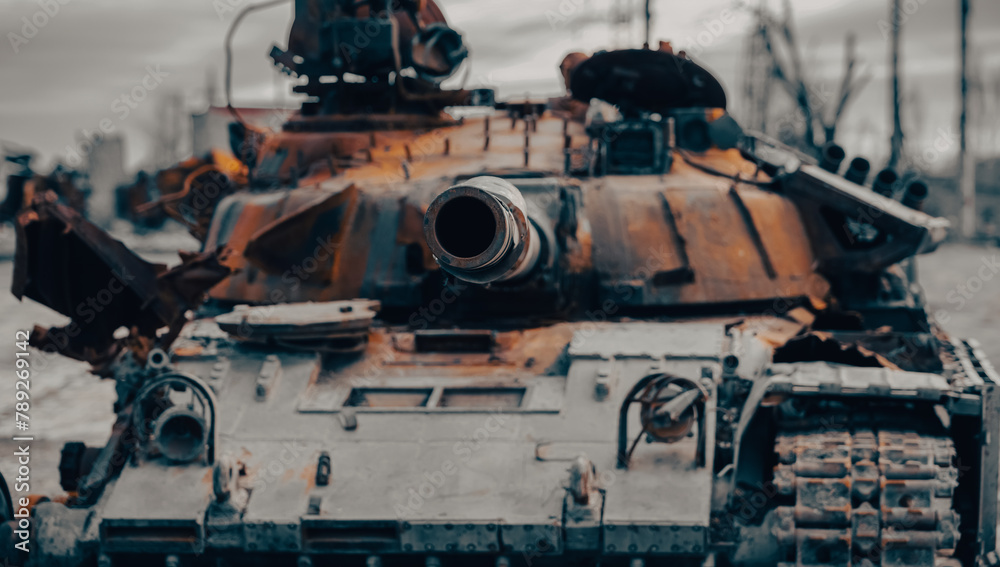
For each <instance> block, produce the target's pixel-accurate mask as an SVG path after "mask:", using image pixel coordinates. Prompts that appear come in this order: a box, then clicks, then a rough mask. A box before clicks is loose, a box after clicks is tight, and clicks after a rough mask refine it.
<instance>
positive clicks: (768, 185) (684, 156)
mask: <svg viewBox="0 0 1000 567" xmlns="http://www.w3.org/2000/svg"><path fill="white" fill-rule="evenodd" d="M674 150H675V151H676V152H677V155H678V156H680V158H681V159H682V160H684V163H686V164H688V165H690V166H691V167H693V168H695V169H697V170H699V171H701V172H704V173H707V174H709V175H715V176H716V177H723V178H725V179H730V180H732V181H735V182H737V183H746V184H747V185H756V186H757V187H766V188H771V187H772V185H773V183H774V181H766V182H765V181H757V180H755V179H744V178H742V177H740V176H739V175H738V174H737V175H730V174H728V173H724V172H722V171H719V170H718V169H715V168H713V167H709V166H707V165H704V164H700V163H697V162H694V161H691V156H689V155H687V153H688V152H687V150H683V149H681V148H678V147H675V148H674Z"/></svg>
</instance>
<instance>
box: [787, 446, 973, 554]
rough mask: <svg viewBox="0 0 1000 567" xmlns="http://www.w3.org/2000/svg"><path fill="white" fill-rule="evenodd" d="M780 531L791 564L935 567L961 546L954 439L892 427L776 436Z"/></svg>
mask: <svg viewBox="0 0 1000 567" xmlns="http://www.w3.org/2000/svg"><path fill="white" fill-rule="evenodd" d="M775 453H776V454H777V457H778V465H777V466H776V467H775V470H774V484H775V486H776V488H777V489H778V492H779V494H780V495H781V496H782V497H784V498H785V499H791V500H792V501H793V502H794V505H790V506H782V507H779V508H778V509H777V510H776V513H777V516H778V521H777V525H776V526H775V527H774V529H773V533H774V535H775V536H776V537H777V539H778V542H779V543H780V544H781V545H782V547H783V548H784V549H785V550H786V551H787V553H788V557H787V559H788V560H789V561H790V562H789V563H787V564H786V565H795V566H797V567H798V566H813V565H816V566H820V565H821V566H830V565H837V566H844V567H874V566H878V565H881V566H883V567H897V566H898V567H902V566H906V567H934V566H935V565H939V566H940V565H949V564H955V565H957V562H956V561H954V560H953V559H950V555H951V553H952V552H953V551H954V548H955V545H956V543H957V542H958V538H959V532H958V522H959V518H958V515H957V514H956V513H955V511H954V510H952V509H951V502H952V494H953V492H954V489H955V487H956V486H957V484H958V471H957V469H956V468H955V467H954V465H953V462H954V457H955V448H954V445H953V443H952V440H951V439H950V438H948V437H943V436H934V435H922V434H918V433H915V432H911V431H900V430H892V429H880V430H876V429H873V428H870V427H869V428H853V429H852V430H851V431H847V430H836V431H831V430H823V429H821V428H816V429H811V430H803V431H796V432H788V433H779V434H778V436H777V439H776V441H775Z"/></svg>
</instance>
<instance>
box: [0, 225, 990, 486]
mask: <svg viewBox="0 0 1000 567" xmlns="http://www.w3.org/2000/svg"><path fill="white" fill-rule="evenodd" d="M182 241H183V239H182ZM165 242H172V241H171V240H169V239H168V240H166V241H165ZM130 244H131V243H130ZM139 244H140V249H142V245H145V252H144V255H145V256H146V257H147V259H149V260H151V261H157V262H164V263H171V264H172V263H176V255H175V254H174V253H172V252H164V251H162V250H159V251H157V250H156V248H157V246H156V241H155V240H150V241H144V242H140V243H139ZM175 249H176V248H175ZM996 262H1000V248H995V247H980V246H973V245H965V244H949V245H946V246H944V247H942V248H941V249H940V250H938V251H937V252H935V253H934V254H931V255H929V256H924V257H921V258H920V259H919V262H918V269H919V273H920V278H921V281H922V284H923V286H924V289H925V292H926V297H927V301H928V305H929V308H930V310H931V312H932V313H934V315H935V316H936V317H937V318H938V320H939V321H941V322H942V323H943V325H944V326H945V328H946V329H948V330H949V331H950V332H951V333H953V334H955V335H957V336H960V337H975V338H978V340H979V341H980V342H981V343H982V344H983V348H984V350H985V351H986V353H987V354H988V355H990V358H991V359H992V360H994V361H1000V275H997V274H995V273H994V272H993V271H992V266H996V267H997V268H998V269H1000V265H998V264H995V263H996ZM11 273H12V264H11V261H10V259H9V258H5V259H0V282H2V285H3V287H4V288H8V289H9V282H10V280H11ZM0 313H3V317H2V318H0V336H3V337H8V338H9V339H8V340H9V341H10V342H9V343H8V345H7V346H6V347H0V368H13V359H14V354H13V353H14V346H13V343H14V333H15V331H16V330H18V329H30V328H31V327H32V325H34V324H40V325H44V326H51V325H61V324H65V323H66V319H65V318H64V317H62V316H60V315H59V314H57V313H54V312H52V311H50V310H48V309H47V308H45V307H42V306H40V305H38V304H35V303H33V302H32V301H30V300H26V301H24V302H18V301H17V299H15V298H14V297H13V296H12V295H11V294H10V293H9V292H0ZM31 360H32V363H33V378H32V382H31V414H30V415H31V430H30V433H31V434H32V435H33V436H34V438H35V440H34V441H33V442H32V445H31V450H32V460H31V472H32V479H31V489H32V492H39V493H47V494H54V493H58V492H60V488H59V475H58V471H57V467H58V464H59V451H60V449H61V448H62V445H63V443H65V442H66V441H70V440H76V441H84V442H86V443H87V444H88V445H100V444H103V443H104V441H105V440H106V439H107V435H108V431H109V430H110V427H111V424H112V422H113V415H112V413H111V412H112V409H111V408H112V404H113V403H114V399H115V396H114V384H113V383H112V382H111V381H108V380H98V379H96V378H94V377H93V376H90V375H89V374H88V373H87V365H85V364H83V363H80V362H75V361H72V360H68V359H64V358H61V357H51V358H46V357H44V356H43V355H42V353H40V352H37V351H35V352H33V354H32V359H31ZM9 380H10V381H11V382H13V376H12V375H10V376H9ZM9 388H10V389H9V390H6V391H4V393H3V394H0V432H3V437H2V438H3V439H4V440H0V471H3V472H4V473H5V474H6V477H7V479H8V481H10V479H11V477H12V475H11V474H10V472H12V471H14V470H16V467H15V466H14V465H15V464H16V463H15V459H14V457H13V452H14V450H15V447H14V443H13V442H12V441H8V440H7V439H9V438H10V437H11V436H12V435H14V416H13V412H14V407H13V402H14V400H13V396H12V392H13V385H12V384H10V385H9Z"/></svg>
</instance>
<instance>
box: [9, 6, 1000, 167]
mask: <svg viewBox="0 0 1000 567" xmlns="http://www.w3.org/2000/svg"><path fill="white" fill-rule="evenodd" d="M754 1H755V2H756V1H757V0H754ZM248 3H250V0H169V1H168V0H159V1H154V0H0V32H2V33H3V35H4V37H3V41H2V43H0V101H2V104H0V143H2V144H4V145H6V146H9V145H11V144H19V145H21V146H25V147H28V148H33V149H35V150H37V151H39V152H40V153H41V154H42V155H43V156H44V157H46V158H52V157H62V156H65V155H66V154H67V152H68V151H69V148H71V147H72V146H73V145H74V143H75V140H76V138H77V136H78V135H79V132H80V131H81V130H88V131H96V130H98V129H99V128H100V126H101V123H102V121H103V122H104V126H105V127H110V128H111V129H113V130H114V131H116V132H123V133H124V135H125V136H126V138H127V141H128V148H127V157H126V161H127V163H128V165H129V166H130V167H133V168H134V167H137V166H139V165H142V164H144V163H146V162H147V161H148V160H149V159H150V157H151V154H152V153H153V151H154V150H153V148H154V143H153V140H152V137H151V136H150V134H149V132H151V131H155V128H154V126H155V125H156V124H157V120H158V117H159V116H160V115H161V113H162V112H163V110H162V109H163V108H164V106H165V103H164V101H165V100H167V99H169V98H170V96H171V95H173V96H176V97H179V98H180V100H182V104H183V105H184V109H185V112H190V111H197V110H199V109H202V108H203V107H204V105H205V104H206V102H205V101H206V98H205V84H206V80H207V77H209V76H212V74H213V72H214V76H215V79H216V81H217V83H218V84H220V85H221V79H222V68H223V48H222V44H223V38H224V35H225V33H226V29H227V28H228V26H229V24H230V23H231V22H232V19H233V18H234V16H235V14H236V11H237V9H238V8H242V7H243V6H245V5H247V4H248ZM439 3H440V4H442V5H443V8H444V10H445V13H446V14H447V16H448V17H449V20H450V22H451V24H452V25H453V26H454V27H456V28H457V29H459V30H460V31H461V32H463V34H464V37H465V39H466V41H467V42H468V43H469V45H470V47H471V52H472V57H471V64H470V68H469V75H468V78H467V80H466V85H467V86H481V85H487V84H489V85H493V86H496V87H498V88H499V89H500V94H501V96H519V95H521V94H523V93H525V92H530V93H533V94H539V95H542V94H557V93H558V92H559V91H560V83H559V78H558V76H557V73H556V66H557V65H558V63H559V61H560V59H561V58H562V56H563V55H564V54H565V53H566V52H568V51H572V50H582V51H593V50H595V49H602V48H610V47H615V46H619V47H622V46H629V45H631V46H637V45H638V42H641V37H640V34H639V29H640V26H641V23H640V22H639V19H638V18H637V19H636V20H635V25H634V26H633V29H632V32H631V33H620V32H615V31H614V30H612V29H611V28H610V26H609V25H608V23H607V21H608V13H609V10H608V8H609V6H610V5H611V4H612V0H439ZM621 3H622V4H626V5H627V4H631V5H632V6H634V7H635V12H636V14H638V13H639V7H640V4H641V1H640V0H631V1H629V0H623V1H622V2H621ZM791 3H792V6H793V8H794V14H795V21H796V23H797V25H798V30H799V34H800V36H801V38H802V40H803V43H804V44H805V46H806V53H807V55H806V60H807V62H808V68H809V69H810V72H811V73H812V74H813V76H814V77H816V78H818V79H819V80H820V82H821V84H829V85H830V86H831V88H833V86H835V85H836V82H837V78H838V77H839V74H840V67H841V64H842V58H843V38H844V36H845V34H846V33H847V32H848V31H854V32H855V33H857V35H858V41H859V44H858V47H859V52H860V54H861V57H862V58H863V59H864V64H865V68H866V72H869V73H871V74H872V76H873V80H872V81H871V83H870V84H869V85H868V87H867V88H866V89H865V91H864V92H863V93H862V95H861V96H860V98H858V99H857V100H856V101H855V103H854V105H853V106H852V108H851V109H850V111H849V114H848V115H847V117H846V119H845V122H844V123H843V129H842V130H841V135H840V136H839V138H838V140H839V141H840V142H841V143H842V144H843V145H845V146H847V147H848V153H849V154H854V153H865V154H867V155H870V156H871V157H873V158H874V159H878V158H879V157H882V156H884V154H885V153H886V146H887V142H886V140H887V139H888V135H889V119H888V115H887V109H888V81H887V75H888V73H887V71H888V65H887V62H888V47H889V42H888V41H887V39H886V37H885V34H884V33H883V31H884V27H885V25H886V22H887V21H888V4H889V0H791ZM903 4H904V5H907V6H910V8H911V9H910V11H912V12H913V13H912V14H911V15H909V16H908V17H907V20H906V22H905V24H904V25H905V28H904V37H903V39H904V81H905V83H904V85H905V91H906V93H907V94H908V95H910V96H911V98H912V101H913V104H912V105H911V106H910V109H911V112H910V113H909V114H913V115H920V116H921V117H920V118H919V119H911V116H910V115H909V114H908V116H907V120H908V121H909V126H910V129H911V131H910V132H908V134H909V136H910V138H909V143H910V144H913V145H916V147H918V148H919V147H924V146H926V145H931V144H933V143H934V142H935V140H936V138H939V137H941V136H946V137H947V136H950V135H952V134H953V133H954V132H955V125H956V123H957V112H958V104H957V89H958V87H957V84H958V83H957V69H958V34H957V30H958V24H957V20H958V0H904V1H903ZM973 4H974V16H973V20H972V21H973V28H972V34H973V35H972V40H973V48H974V53H975V56H974V60H975V62H976V65H977V66H978V67H979V68H981V69H982V70H983V76H984V77H986V78H987V79H988V80H989V81H991V82H993V83H996V82H997V81H998V80H1000V2H997V1H995V0H974V1H973ZM733 5H734V0H684V1H682V0H654V1H653V8H654V14H655V15H654V18H655V20H654V37H655V39H664V40H672V42H673V43H674V45H675V46H676V47H680V48H688V49H689V50H690V51H692V52H694V53H696V54H697V59H698V60H699V61H700V62H702V63H703V64H705V65H706V66H707V67H709V68H710V69H711V70H712V71H713V72H714V73H715V74H716V75H717V76H718V77H719V79H720V80H721V81H722V82H723V84H724V85H725V86H726V87H727V90H728V92H729V94H730V100H733V99H735V98H738V95H739V92H738V90H739V88H740V86H741V80H742V77H743V75H742V74H741V72H740V67H741V64H742V62H743V54H742V51H743V47H744V45H745V42H746V32H747V25H748V23H749V21H750V19H749V17H748V16H746V15H745V14H743V13H737V14H736V15H735V16H732V15H730V14H729V12H724V11H725V10H731V9H732V8H733ZM46 7H48V11H49V13H46V12H45V8H46ZM233 7H235V8H233ZM231 8H233V9H231ZM914 9H915V10H914ZM290 18H291V3H288V4H286V5H282V6H278V7H275V8H272V9H269V10H266V11H263V12H259V13H256V14H254V15H251V16H250V17H249V18H247V19H246V20H245V22H244V24H243V26H242V27H241V29H240V30H239V33H238V34H237V37H236V42H235V51H236V57H235V60H236V63H235V67H234V85H235V93H234V98H235V102H236V104H238V105H260V104H292V103H293V98H292V96H291V95H290V94H289V83H288V80H287V79H285V78H283V77H282V76H280V75H278V74H277V73H275V72H274V70H273V68H272V66H271V64H270V60H269V58H267V53H268V51H269V50H270V47H271V45H272V44H278V45H280V46H284V44H285V40H286V34H287V30H288V25H289V22H290ZM32 21H33V23H32ZM26 22H28V23H26ZM880 22H881V27H880ZM629 42H631V43H629ZM141 85H144V87H143V89H142V90H147V89H148V91H149V94H148V96H147V97H146V98H145V99H144V100H142V101H141V102H135V101H133V106H135V108H131V107H130V106H129V107H126V105H125V104H124V101H123V99H122V98H121V97H122V95H124V94H127V93H128V92H129V91H132V90H133V89H134V88H136V87H138V86H141ZM991 88H992V87H991ZM219 92H220V94H221V88H220V89H219ZM126 108H127V109H128V111H127V114H126V111H125V109H126ZM738 109H739V106H738V104H734V105H733V110H734V111H737V112H738Z"/></svg>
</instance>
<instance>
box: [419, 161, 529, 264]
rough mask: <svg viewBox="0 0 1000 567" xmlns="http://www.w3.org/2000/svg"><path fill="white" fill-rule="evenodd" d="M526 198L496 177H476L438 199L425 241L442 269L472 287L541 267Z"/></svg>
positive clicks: (432, 206)
mask: <svg viewBox="0 0 1000 567" xmlns="http://www.w3.org/2000/svg"><path fill="white" fill-rule="evenodd" d="M526 208H527V205H526V203H525V201H524V196H522V195H521V192H520V191H518V189H517V187H514V186H513V185H512V184H511V183H510V182H508V181H505V180H503V179H500V178H498V177H485V176H484V177H475V178H473V179H469V180H467V181H463V182H461V183H459V184H458V185H455V186H454V187H451V188H449V189H447V190H446V191H444V192H443V193H441V194H440V195H438V196H437V197H436V198H435V199H434V201H432V202H431V204H430V207H428V208H427V213H426V214H425V215H424V237H425V238H426V239H427V245H428V246H429V247H430V249H431V252H432V253H433V254H434V258H435V259H436V260H437V262H438V265H440V266H441V268H442V269H443V270H444V271H446V272H448V273H450V274H452V275H453V276H455V277H457V278H459V279H461V280H464V281H468V282H472V283H478V284H488V283H492V282H501V281H508V280H513V279H517V278H519V277H521V276H523V275H525V274H527V273H528V272H529V271H531V268H532V267H534V265H535V264H536V263H537V262H538V257H539V250H540V247H541V246H540V241H539V237H538V233H537V231H536V230H535V227H534V226H533V225H532V224H531V220H530V219H529V218H528V216H527V213H526V212H525V210H526Z"/></svg>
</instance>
